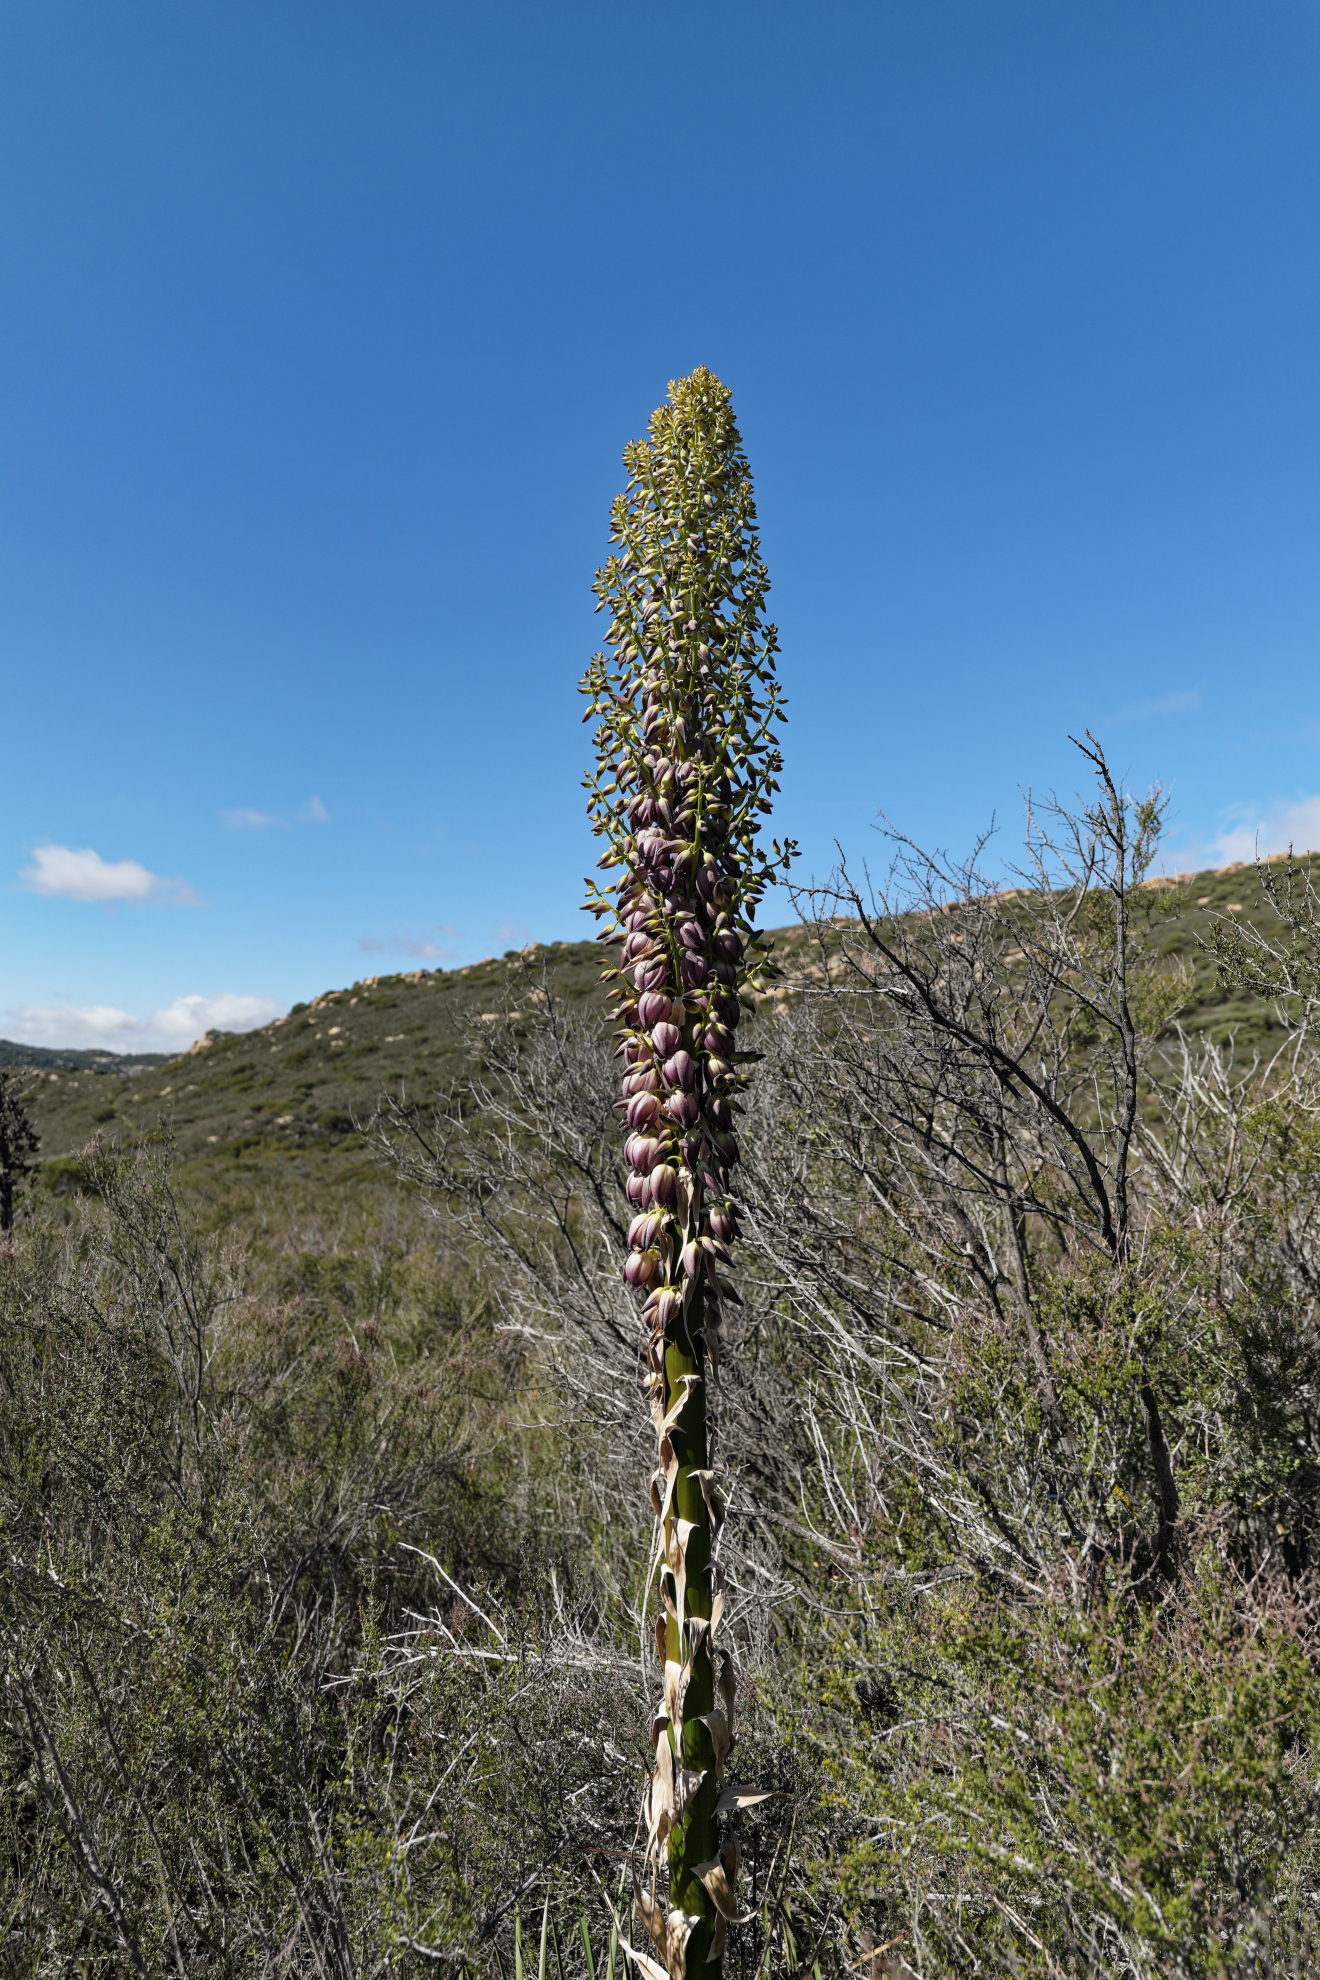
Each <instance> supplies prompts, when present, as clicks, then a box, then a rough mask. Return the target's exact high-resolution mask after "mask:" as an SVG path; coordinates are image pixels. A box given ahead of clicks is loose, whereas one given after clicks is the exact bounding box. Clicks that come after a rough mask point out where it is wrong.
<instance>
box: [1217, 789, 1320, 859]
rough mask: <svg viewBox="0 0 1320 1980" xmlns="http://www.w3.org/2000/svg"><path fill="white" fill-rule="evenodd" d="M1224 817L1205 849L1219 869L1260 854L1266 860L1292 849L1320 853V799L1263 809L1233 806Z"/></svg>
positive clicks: (1299, 800)
mask: <svg viewBox="0 0 1320 1980" xmlns="http://www.w3.org/2000/svg"><path fill="white" fill-rule="evenodd" d="M1223 816H1224V822H1223V825H1222V826H1221V828H1220V830H1219V831H1218V832H1217V833H1216V834H1215V836H1214V838H1212V839H1211V840H1210V841H1209V844H1208V846H1207V848H1206V850H1207V852H1208V853H1209V854H1210V855H1211V857H1212V858H1213V859H1214V861H1215V863H1216V864H1217V865H1219V866H1228V865H1230V864H1231V863H1232V862H1233V861H1234V860H1251V859H1255V858H1256V856H1257V854H1258V853H1259V854H1260V856H1261V857H1262V858H1263V857H1264V856H1265V855H1266V854H1268V853H1279V852H1287V850H1288V848H1289V846H1291V847H1292V848H1293V850H1294V851H1295V852H1299V853H1300V852H1312V851H1317V850H1320V796H1317V797H1304V798H1297V799H1295V800H1294V801H1293V802H1292V803H1291V804H1284V803H1275V804H1272V805H1270V806H1268V807H1267V808H1266V809H1264V810H1262V809H1261V808H1260V807H1258V806H1255V805H1250V804H1238V805H1233V806H1232V807H1231V808H1230V809H1229V810H1228V811H1226V812H1225V813H1224V815H1223Z"/></svg>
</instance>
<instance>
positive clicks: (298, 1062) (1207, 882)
mask: <svg viewBox="0 0 1320 1980" xmlns="http://www.w3.org/2000/svg"><path fill="white" fill-rule="evenodd" d="M1146 887H1147V889H1149V890H1150V891H1151V892H1152V893H1153V894H1155V895H1157V896H1159V897H1160V904H1161V907H1162V908H1163V909H1166V910H1171V911H1170V912H1167V913H1160V914H1158V915H1156V916H1155V917H1154V918H1153V920H1152V925H1151V928H1150V932H1149V940H1150V942H1151V943H1152V945H1153V947H1154V948H1155V950H1156V951H1157V953H1158V954H1160V955H1161V956H1163V957H1167V959H1168V961H1169V964H1170V966H1171V967H1172V966H1175V965H1181V966H1184V967H1185V968H1187V969H1188V971H1189V972H1190V974H1189V981H1188V989H1187V995H1186V998H1185V1000H1184V1003H1183V1008H1182V1010H1181V1012H1180V1013H1179V1016H1178V1020H1177V1021H1178V1023H1179V1024H1181V1025H1182V1026H1183V1028H1184V1029H1185V1030H1187V1031H1189V1032H1199V1033H1202V1034H1205V1035H1207V1036H1209V1037H1210V1038H1213V1039H1215V1040H1216V1041H1219V1042H1222V1041H1224V1040H1226V1039H1227V1038H1228V1037H1229V1036H1230V1035H1231V1036H1233V1037H1234V1038H1235V1039H1236V1040H1237V1042H1238V1044H1239V1045H1241V1046H1244V1047H1246V1048H1248V1049H1250V1048H1251V1047H1253V1046H1255V1045H1258V1044H1261V1043H1262V1042H1264V1041H1265V1039H1266V1038H1267V1037H1268V1035H1269V1034H1270V1033H1271V1031H1273V1030H1274V1028H1275V1020H1274V1017H1273V1015H1272V1013H1271V1011H1270V1010H1269V1008H1268V1007H1267V1006H1265V1005H1263V1004H1262V1003H1261V1002H1260V1001H1259V999H1256V998H1252V997H1248V996H1245V995H1242V994H1240V993H1233V994H1232V995H1231V996H1226V995H1225V993H1224V992H1223V991H1222V990H1221V989H1220V988H1219V984H1218V981H1217V978H1216V972H1215V966H1214V963H1213V962H1212V960H1211V959H1210V958H1209V957H1207V956H1206V955H1205V953H1204V952H1203V951H1202V950H1201V949H1200V947H1199V946H1198V937H1199V938H1203V937H1204V936H1205V934H1206V933H1207V931H1208V929H1209V928H1210V926H1211V924H1212V921H1213V920H1214V919H1215V918H1216V917H1220V918H1222V917H1224V916H1226V915H1234V916H1236V915H1242V916H1243V917H1244V918H1245V919H1248V920H1251V921H1254V922H1256V923H1257V924H1258V925H1260V926H1262V927H1264V926H1268V925H1269V924H1270V922H1271V921H1272V919H1273V917H1272V915H1271V914H1269V913H1268V912H1266V911H1264V910H1262V909H1260V908H1259V907H1258V906H1257V896H1258V892H1259V889H1258V887H1257V884H1256V876H1255V870H1254V868H1253V867H1250V866H1242V865H1237V866H1228V867H1223V868H1221V869H1219V870H1218V871H1215V872H1207V873H1199V874H1178V875H1175V876H1173V878H1171V879H1155V880H1150V881H1147V882H1146ZM839 932H840V931H838V930H837V929H836V930H834V931H832V934H831V936H830V938H829V941H828V943H827V946H832V945H833V942H835V941H837V939H838V936H839ZM773 942H774V950H775V955H776V958H777V960H778V962H779V963H780V966H781V968H782V972H783V974H782V976H781V977H780V979H779V980H778V981H777V982H776V983H775V984H774V985H773V989H772V999H771V1000H770V1001H771V1007H773V1005H774V1004H779V1003H781V1002H785V1001H791V1000H792V998H793V997H794V995H795V993H796V991H797V989H798V988H799V986H800V987H801V988H803V989H809V988H810V987H812V986H813V984H815V983H817V982H819V981H820V980H821V979H823V978H824V976H825V973H826V971H825V967H824V966H823V964H822V962H821V960H820V957H819V952H818V951H817V949H816V946H815V942H814V939H813V936H812V935H811V933H810V932H809V931H807V930H806V929H803V928H801V927H792V928H786V929H779V930H775V931H773ZM612 959H613V957H612V952H610V953H608V954H607V953H606V952H604V951H602V949H601V948H600V946H599V945H598V944H597V943H596V942H594V941H586V942H554V943H551V944H549V945H548V946H545V947H539V946H534V947H531V948H528V949H522V950H517V949H511V950H509V951H508V952H507V953H506V954H505V955H504V956H503V957H500V958H495V957H491V958H488V959H487V960H486V961H484V962H479V963H471V964H469V965H468V966H467V967H466V968H464V969H451V970H434V971H428V970H409V971H407V972H404V973H400V974H399V975H395V976H370V977H365V978H363V979H362V980H361V981H360V982H358V983H354V984H352V985H351V986H350V987H349V988H347V989H344V990H329V991H326V992H325V993H324V994H323V995H322V996H319V997H317V998H316V999H315V1000H314V1001H313V1002H312V1003H310V1004H295V1005H294V1007H293V1009H292V1010H291V1011H290V1012H289V1013H288V1015H287V1016H286V1017H283V1018H277V1019H276V1020H275V1022H274V1023H273V1024H268V1025H265V1026H263V1027H262V1029H261V1030H259V1031H248V1032H211V1033H208V1035H207V1037H206V1038H205V1039H201V1040H199V1041H198V1043H197V1044H196V1045H193V1046H192V1047H190V1049H189V1050H188V1051H186V1052H183V1053H181V1054H179V1055H178V1056H177V1057H174V1058H167V1057H166V1056H165V1055H164V1054H161V1053H151V1052H141V1053H116V1052H75V1051H67V1052H62V1051H52V1050H49V1049H45V1048H42V1047H40V1046H34V1045H14V1044H10V1043H8V1042H3V1041H0V1066H21V1067H25V1068H30V1069H31V1074H32V1094H31V1106H32V1112H33V1117H34V1119H35V1121H36V1124H37V1127H38V1129H39V1131H40V1134H41V1153H42V1157H43V1160H44V1162H45V1164H46V1166H47V1168H48V1170H49V1171H50V1175H51V1179H52V1180H54V1179H55V1178H56V1177H57V1176H59V1175H60V1174H65V1173H67V1172H68V1171H69V1170H70V1167H71V1164H70V1161H69V1157H70V1156H71V1155H72V1153H73V1152H74V1151H75V1150H76V1149H78V1148H80V1147H82V1146H83V1145H84V1144H85V1143H86V1142H87V1141H89V1140H90V1139H91V1137H92V1136H93V1134H95V1133H97V1132H98V1131H100V1132H104V1133H107V1134H111V1135H113V1136H115V1137H117V1138H118V1139H120V1140H121V1141H129V1140H132V1139H133V1138H135V1137H136V1136H138V1135H140V1134H142V1133H144V1132H146V1131H147V1130H149V1129H151V1128H153V1127H155V1126H156V1125H157V1124H158V1123H161V1122H164V1123H166V1124H168V1126H169V1127H170V1129H171V1131H172V1133H173V1135H174V1137H175V1141H176V1144H177V1147H178V1152H179V1157H180V1159H181V1160H182V1161H183V1162H185V1163H194V1162H202V1163H205V1164H207V1165H213V1164H216V1163H222V1164H223V1163H226V1162H227V1163H231V1164H232V1163H237V1164H238V1165H239V1167H241V1168H242V1169H244V1170H260V1171H261V1172H262V1173H265V1174H270V1173H271V1171H270V1169H269V1167H268V1166H267V1165H269V1164H270V1163H272V1162H273V1163H274V1164H275V1165H276V1166H277V1167H278V1168H279V1170H280V1171H281V1172H282V1173H284V1174H293V1173H295V1172H297V1171H299V1170H305V1171H307V1172H308V1173H310V1172H312V1171H317V1172H319V1173H324V1167H323V1165H324V1162H325V1160H326V1158H333V1160H332V1168H333V1170H334V1172H335V1173H338V1174H341V1176H345V1179H346V1175H345V1172H346V1168H348V1167H351V1168H355V1169H358V1170H360V1171H361V1173H362V1174H364V1175H365V1174H366V1173H367V1172H368V1169H369V1167H370V1158H369V1156H368V1154H367V1152H366V1151H365V1150H364V1149H363V1144H362V1139H361V1136H360V1135H359V1133H358V1132H357V1125H356V1124H357V1123H358V1122H362V1121H365V1120H366V1119H367V1118H368V1117H369V1116H370V1114H371V1113H372V1111H373V1109H374V1107H375V1105H376V1102H377V1099H378V1098H379V1096H380V1095H381V1094H382V1093H386V1092H389V1093H394V1094H396V1095H397V1094H400V1093H402V1094H404V1095H406V1097H407V1098H408V1099H410V1100H417V1101H420V1102H422V1103H423V1104H424V1105H426V1104H429V1103H430V1102H432V1101H435V1100H441V1099H443V1098H445V1097H446V1096H447V1095H448V1094H449V1093H450V1092H451V1091H452V1090H453V1088H454V1087H455V1086H461V1085H462V1083H463V1081H464V1080H465V1079H466V1078H467V1077H469V1076H470V1074H471V1073H472V1071H473V1070H474V1068H475V1067H476V1066H477V1065H479V1062H480V1047H479V1043H478V1044H477V1045H476V1046H475V1047H474V1046H473V1045H472V1043H471V1042H470V1041H471V1040H472V1039H473V1038H474V1036H475V1037H476V1038H477V1039H478V1040H479V1037H480V1026H481V1025H482V1024H483V1023H490V1022H493V1021H494V1020H495V1019H496V1017H497V1016H498V1015H499V1014H500V1013H501V1012H502V1011H503V1010H504V1009H505V1007H506V1005H507V1004H508V1003H509V1002H512V1003H514V1004H517V1003H518V1002H519V1001H539V1000H540V998H541V997H542V996H543V995H544V989H543V988H542V987H541V986H542V985H543V984H544V985H547V986H548V987H549V988H550V990H551V992H552V994H554V995H555V996H557V997H561V998H564V999H567V1000H569V1001H571V1002H574V1003H587V1004H591V1005H593V1006H595V1007H596V1008H598V1009H602V1010H603V1009H604V1005H605V997H604V993H603V988H602V985H601V983H600V970H601V966H602V963H603V962H609V961H612ZM830 973H831V974H833V971H832V970H831V972H830ZM763 1008H765V1006H764V1005H763ZM354 1150H358V1151H361V1153H360V1155H359V1157H358V1160H357V1162H356V1163H346V1159H345V1158H346V1157H348V1156H349V1154H350V1152H351V1151H354Z"/></svg>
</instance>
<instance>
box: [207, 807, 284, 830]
mask: <svg viewBox="0 0 1320 1980" xmlns="http://www.w3.org/2000/svg"><path fill="white" fill-rule="evenodd" d="M220 823H221V824H222V825H223V826H224V828H225V830H226V832H268V831H269V830H270V828H271V826H272V825H282V824H283V823H284V820H283V819H282V818H276V817H275V815H274V814H273V813H272V812H269V811H242V810H240V811H222V812H221V813H220Z"/></svg>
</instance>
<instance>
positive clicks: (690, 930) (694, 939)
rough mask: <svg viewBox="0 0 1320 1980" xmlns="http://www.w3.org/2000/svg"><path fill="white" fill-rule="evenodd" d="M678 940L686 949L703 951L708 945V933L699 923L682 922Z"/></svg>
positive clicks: (679, 926)
mask: <svg viewBox="0 0 1320 1980" xmlns="http://www.w3.org/2000/svg"><path fill="white" fill-rule="evenodd" d="M678 939H679V941H680V942H681V943H682V944H683V947H684V948H685V949H701V948H704V947H705V945H706V931H705V929H704V928H703V927H702V925H701V923H700V922H699V921H680V922H679V924H678Z"/></svg>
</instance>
